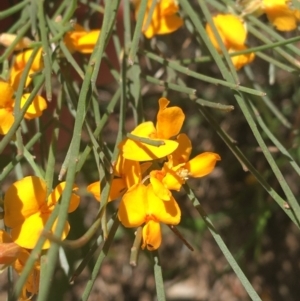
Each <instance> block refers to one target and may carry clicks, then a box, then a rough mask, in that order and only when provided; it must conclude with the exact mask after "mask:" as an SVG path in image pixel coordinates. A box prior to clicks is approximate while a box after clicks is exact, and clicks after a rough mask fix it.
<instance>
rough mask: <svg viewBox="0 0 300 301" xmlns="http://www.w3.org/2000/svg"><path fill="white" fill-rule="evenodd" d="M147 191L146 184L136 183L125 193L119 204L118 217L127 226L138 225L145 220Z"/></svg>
mask: <svg viewBox="0 0 300 301" xmlns="http://www.w3.org/2000/svg"><path fill="white" fill-rule="evenodd" d="M146 191H147V188H146V186H145V185H143V184H136V185H134V186H132V187H131V188H130V189H128V191H127V192H126V193H125V194H124V196H123V198H122V200H121V203H120V206H119V212H118V217H119V220H120V222H121V223H122V224H123V225H124V226H125V227H127V228H131V227H138V226H140V225H142V224H143V223H144V222H145V217H146V208H147V200H146Z"/></svg>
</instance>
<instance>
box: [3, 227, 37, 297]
mask: <svg viewBox="0 0 300 301" xmlns="http://www.w3.org/2000/svg"><path fill="white" fill-rule="evenodd" d="M0 250H1V252H0V263H1V264H4V265H5V266H4V268H5V267H7V266H8V265H11V266H12V267H13V268H14V269H15V271H16V272H17V273H18V274H19V275H20V274H21V272H22V271H23V268H24V266H25V264H26V262H27V260H28V258H29V255H30V253H29V252H28V251H27V250H25V249H24V248H21V247H20V246H18V245H17V244H16V243H14V242H13V241H12V238H11V237H10V235H9V234H8V233H7V232H5V231H3V230H0ZM39 281H40V265H39V263H38V262H35V263H34V266H33V269H32V271H31V272H30V274H29V276H28V278H27V280H26V283H25V285H24V287H23V289H22V293H21V295H20V296H19V299H18V300H20V301H25V300H30V299H31V297H32V295H36V294H37V293H38V288H39Z"/></svg>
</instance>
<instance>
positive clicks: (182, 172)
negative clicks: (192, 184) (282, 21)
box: [176, 168, 189, 180]
mask: <svg viewBox="0 0 300 301" xmlns="http://www.w3.org/2000/svg"><path fill="white" fill-rule="evenodd" d="M176 174H177V175H178V176H179V177H180V178H181V179H182V180H188V178H189V171H188V170H187V169H186V168H180V169H178V170H177V172H176Z"/></svg>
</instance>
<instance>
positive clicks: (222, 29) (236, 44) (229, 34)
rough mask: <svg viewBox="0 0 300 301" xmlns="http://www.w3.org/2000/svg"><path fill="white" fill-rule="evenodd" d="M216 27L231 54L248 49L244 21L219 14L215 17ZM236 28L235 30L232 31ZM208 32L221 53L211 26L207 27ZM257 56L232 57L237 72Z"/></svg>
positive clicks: (229, 15)
mask: <svg viewBox="0 0 300 301" xmlns="http://www.w3.org/2000/svg"><path fill="white" fill-rule="evenodd" d="M213 22H214V25H215V27H216V29H217V31H218V33H219V35H220V37H221V40H222V42H223V43H224V45H225V47H226V49H227V50H228V52H229V53H233V52H236V51H241V50H245V49H247V47H246V46H245V42H246V38H247V31H246V29H245V27H244V25H243V23H242V21H241V20H240V19H239V18H238V17H236V16H234V15H231V14H218V15H217V16H215V17H213ZM233 28H234V30H232V29H233ZM206 32H207V34H208V36H209V38H210V40H211V42H212V44H213V45H214V47H215V48H216V49H217V51H218V52H221V48H220V46H219V43H218V41H217V39H216V37H215V35H214V33H213V30H212V28H211V27H210V25H209V24H207V25H206ZM254 57H255V54H254V53H248V54H241V55H237V56H233V57H232V63H233V65H234V66H235V68H236V69H237V70H239V69H240V68H242V67H243V66H244V65H246V64H250V63H251V62H252V61H253V60H254Z"/></svg>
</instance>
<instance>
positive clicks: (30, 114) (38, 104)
mask: <svg viewBox="0 0 300 301" xmlns="http://www.w3.org/2000/svg"><path fill="white" fill-rule="evenodd" d="M29 96H30V93H25V94H23V95H22V98H21V108H22V107H23V106H24V105H25V103H26V101H27V99H28V97H29ZM45 109H47V102H46V100H45V99H44V98H43V97H42V96H39V95H37V96H35V97H34V99H33V101H32V103H31V105H30V106H29V107H28V109H27V111H26V113H25V115H24V117H25V118H26V119H33V118H36V117H39V116H41V115H42V112H43V111H44V110H45Z"/></svg>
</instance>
